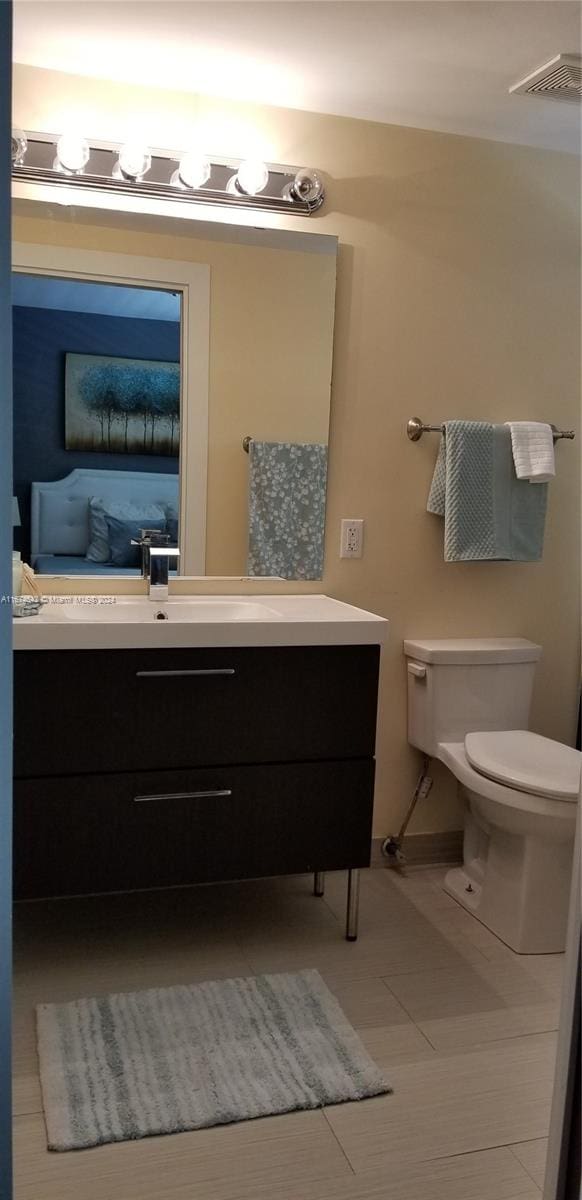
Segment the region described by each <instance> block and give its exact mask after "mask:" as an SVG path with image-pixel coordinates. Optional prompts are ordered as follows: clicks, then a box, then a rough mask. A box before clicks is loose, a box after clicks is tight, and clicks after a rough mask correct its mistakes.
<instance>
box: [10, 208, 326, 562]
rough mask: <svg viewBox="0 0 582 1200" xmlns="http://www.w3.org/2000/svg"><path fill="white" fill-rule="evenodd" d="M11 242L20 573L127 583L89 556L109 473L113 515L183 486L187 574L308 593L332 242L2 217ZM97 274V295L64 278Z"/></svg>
mask: <svg viewBox="0 0 582 1200" xmlns="http://www.w3.org/2000/svg"><path fill="white" fill-rule="evenodd" d="M39 212H40V213H41V214H42V219H39V217H38V213H39ZM14 235H15V238H16V242H17V258H16V262H17V264H18V268H21V269H22V268H25V270H26V271H30V272H32V273H31V274H28V275H27V274H25V273H24V274H17V275H16V276H15V297H14V303H15V309H14V312H15V331H14V338H15V355H14V369H15V385H14V401H15V472H14V473H15V479H16V481H17V495H18V499H19V502H20V503H21V505H22V512H23V521H22V548H23V551H24V554H27V553H30V554H31V555H32V557H33V559H34V563H33V565H34V567H35V569H36V570H37V571H42V570H46V571H50V572H55V571H64V572H65V573H67V574H71V573H72V572H75V571H81V572H83V573H85V572H87V573H89V574H95V573H105V574H113V575H115V574H116V573H117V572H119V571H123V572H128V571H135V570H136V569H137V568H136V566H135V563H132V565H130V566H128V565H125V564H124V565H120V564H121V559H122V558H123V553H122V552H121V556H120V553H119V552H118V551H117V549H116V548H115V547H114V548H113V550H111V548H110V546H109V544H108V545H107V550H108V551H110V550H111V552H110V553H108V557H107V559H105V558H104V557H103V556H104V554H105V549H106V547H105V546H104V544H103V542H101V543H100V544H99V543H98V539H97V550H95V542H94V541H93V534H92V532H91V530H92V527H93V519H94V518H93V501H92V498H94V497H95V496H100V495H101V494H102V493H103V495H104V496H105V499H107V500H109V501H111V502H112V501H113V500H114V496H113V490H112V489H115V490H116V492H117V491H118V489H119V488H121V484H120V482H119V479H120V477H121V473H123V474H124V475H126V476H127V480H126V484H127V486H125V485H124V487H123V488H121V490H122V492H123V496H122V497H121V498H122V499H123V500H128V499H130V498H131V500H132V502H133V501H134V500H135V499H136V498H137V499H138V500H139V501H140V502H141V503H145V502H146V500H147V502H148V503H149V501H150V500H151V501H152V502H153V503H154V504H160V503H162V506H163V507H164V511H166V512H167V511H168V505H170V504H171V502H172V499H173V497H175V495H176V490H175V489H177V486H178V479H177V477H176V472H178V466H179V481H180V499H181V508H180V515H181V526H180V551H181V563H182V571H183V573H185V574H189V575H192V574H194V575H197V574H206V575H209V576H239V577H241V576H242V577H244V576H249V575H253V576H262V577H264V578H266V577H271V578H273V577H275V578H283V579H289V580H312V579H321V577H322V574H323V557H324V528H325V500H326V479H327V444H328V431H329V410H330V389H331V370H332V348H333V323H334V307H335V278H336V253H337V241H336V239H335V238H333V237H329V236H325V235H321V234H315V233H314V234H309V233H307V234H306V233H294V232H290V231H284V230H263V229H254V228H249V229H245V228H242V227H240V228H239V227H236V226H231V225H227V224H221V225H213V224H212V223H208V222H191V221H185V220H179V219H176V218H174V217H166V216H164V217H162V216H159V217H154V216H153V215H151V216H148V217H146V216H145V215H144V214H131V215H129V214H126V213H125V214H124V213H121V212H104V211H100V210H95V209H86V210H79V209H75V210H73V211H71V212H68V211H66V210H65V211H64V212H63V210H62V209H60V208H59V206H51V207H50V209H49V208H48V206H46V205H43V204H36V203H35V204H28V207H27V205H24V206H23V208H22V209H21V210H20V211H19V210H18V208H17V210H16V212H15V214H14ZM65 247H66V249H65ZM120 248H122V249H123V253H122V254H120V253H119V250H120ZM97 249H98V251H99V255H100V256H101V257H98V255H97V254H96V253H95V251H96V250H97ZM18 254H20V257H18ZM132 256H135V258H133V257H132ZM105 259H106V260H107V262H108V264H109V268H108V274H106V273H105V270H104V271H103V277H104V282H103V283H98V282H94V283H90V282H80V281H79V280H78V279H76V278H75V276H76V275H78V274H83V273H85V274H88V275H89V276H92V277H93V279H95V277H96V276H98V274H99V270H100V264H101V262H102V261H104V260H105ZM154 262H155V269H154V267H153V266H152V265H151V264H153V263H154ZM133 263H135V267H134V266H133V265H128V264H133ZM56 264H58V267H57V266H56ZM61 264H64V265H63V266H61ZM39 268H40V269H42V270H48V271H49V272H50V274H51V276H52V278H47V277H46V276H43V275H42V274H39ZM61 269H62V270H63V271H64V270H66V273H67V278H64V277H61V278H54V277H55V276H57V275H58V272H59V271H60V270H61ZM148 271H151V272H152V274H148ZM196 273H198V274H197V275H196ZM202 274H203V275H204V278H203V279H202ZM195 275H196V278H199V279H200V284H197V283H196V282H195V278H194V276H195ZM112 278H113V279H116V280H117V281H119V283H123V282H129V283H131V282H133V281H138V280H139V283H140V286H136V287H134V286H131V287H129V286H128V287H125V286H112V285H111V284H109V283H108V282H107V280H108V279H112ZM161 280H163V281H164V284H159V282H158V281H161ZM142 283H143V284H144V286H141V284H142ZM164 285H166V286H167V288H171V291H168V290H165V291H164V290H161V289H162V288H163V287H164ZM204 288H205V289H206V290H205V291H204ZM180 289H181V290H180ZM173 292H175V294H172V293H173ZM194 295H196V296H197V297H198V299H197V301H196V312H197V313H198V314H199V316H198V317H197V318H196V320H194V319H193V317H192V313H193V311H194V301H193V297H194ZM208 297H210V298H208ZM180 303H181V309H180ZM204 306H205V307H204ZM204 314H206V316H204ZM197 322H198V323H197ZM203 325H204V328H206V326H207V325H208V328H209V338H208V334H205V335H202V336H201V337H198V335H197V332H196V331H197V329H199V328H200V329H202V326H203ZM130 330H131V338H130V337H129V332H130ZM204 336H205V337H206V342H205V343H204V346H205V353H207V352H208V347H209V360H208V368H207V376H206V374H205V375H204V383H203V381H202V372H200V374H199V376H198V378H197V379H193V376H192V371H193V363H195V362H196V361H199V362H202V357H203V354H202V352H203V337H204ZM180 348H182V362H181V363H180V366H178V365H177V364H178V362H179V357H180ZM205 361H206V360H205ZM204 371H206V366H205V367H204ZM178 372H180V375H181V418H182V420H181V422H179V420H178V415H177V413H176V392H175V381H176V379H177V376H178ZM146 377H147V379H146ZM112 380H113V381H114V385H113V391H114V400H113V401H112V402H111V403H110V400H111V389H110V386H109V384H110V382H111V381H112ZM146 384H147V396H148V397H149V399H148V400H147V401H146V399H144V396H143V395H142V391H143V388H144V387H146ZM203 393H204V394H203ZM179 426H181V428H180V427H179ZM178 449H179V458H178ZM245 450H246V453H245ZM95 471H100V472H103V474H102V475H101V476H100V479H101V485H100V486H98V484H97V483H96V481H95V478H94V474H93V475H91V476H90V477H88V476H87V472H93V473H94V472H95ZM71 472H75V475H74V480H73V481H71ZM105 472H108V475H107V479H106V477H105V474H104V473H105ZM83 473H85V474H83ZM114 473H115V475H114ZM137 474H139V476H140V480H139V487H140V491H139V493H136V492H135V490H134V488H135V479H134V478H133V476H134V475H137ZM152 477H155V478H154V481H153V483H152V482H151V480H152ZM162 478H164V488H166V487H167V491H165V490H164V489H162ZM40 484H45V485H48V484H50V485H51V489H52V490H49V489H48V488H47V487H46V486H45V488H44V489H43V490H42V491H41V490H40V489H39V485H40ZM152 489H153V490H152ZM172 489H174V490H172ZM78 492H81V493H82V496H81V500H80V501H79V505H78V511H77V509H75V508H74V505H73V501H72V499H71V497H72V496H73V495H74V494H75V493H78ZM37 493H38V495H39V496H42V506H41V507H40V509H39V512H40V513H41V515H40V516H39V518H38V520H37V518H36V513H37V499H36V497H37ZM170 493H171V494H170ZM67 497H68V498H67ZM115 499H116V500H118V497H117V495H116V497H115ZM82 501H83V502H84V505H85V508H84V510H83V511H82V512H81V509H82ZM148 511H149V509H148ZM45 514H46V515H45ZM49 514H50V515H49ZM73 516H74V517H75V521H76V522H77V523H79V522H80V523H82V521H83V520H84V521H85V527H84V528H85V533H84V535H83V537H81V534H80V532H79V529H77V536H76V537H75V536H73V530H72V526H71V520H72V519H73ZM57 519H58V521H60V522H61V524H60V528H61V530H63V531H65V532H66V535H65V536H59V537H58V538H56V540H55V538H54V537H53V534H54V533H55V531H56V527H57ZM110 519H111V514H110ZM35 520H37V526H38V521H41V522H42V528H38V527H37V528H34V525H35ZM63 520H64V522H65V523H64V524H63ZM160 520H161V518H160ZM144 522H145V523H146V524H149V523H150V518H148V519H147V521H146V519H145V516H144V520H143V521H142V525H143V524H144ZM167 528H168V530H169V529H170V522H169V518H168V520H167ZM108 531H109V526H108ZM172 532H173V533H174V534H175V533H176V530H175V527H174V528H173V530H172ZM83 539H85V541H86V544H85V541H84V540H83ZM195 545H196V547H197V550H196V552H195V553H194V549H193V548H194V546H195ZM97 554H99V556H100V557H99V559H97ZM49 555H52V559H51V561H50V562H49V557H48V556H49ZM113 568H115V569H114V570H113Z"/></svg>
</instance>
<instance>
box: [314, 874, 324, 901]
mask: <svg viewBox="0 0 582 1200" xmlns="http://www.w3.org/2000/svg"><path fill="white" fill-rule="evenodd" d="M324 892H325V871H316V872H315V874H314V876H313V895H314V896H323V893H324Z"/></svg>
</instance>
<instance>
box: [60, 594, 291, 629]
mask: <svg viewBox="0 0 582 1200" xmlns="http://www.w3.org/2000/svg"><path fill="white" fill-rule="evenodd" d="M59 610H60V611H58V612H57V614H56V615H55V614H53V613H48V614H47V617H48V619H49V620H51V619H52V620H55V619H56V620H63V619H64V620H66V621H82V622H90V623H91V624H92V625H93V624H95V623H98V624H101V623H103V622H105V623H109V622H111V621H113V622H115V623H117V622H118V621H121V622H134V621H138V622H140V623H142V622H144V623H146V624H147V623H149V622H151V621H156V622H160V623H161V622H162V621H188V622H191V621H204V622H205V623H208V624H214V623H215V622H222V621H265V620H277V619H280V617H279V613H277V612H276V611H275V609H274V608H269V607H268V605H266V604H261V603H260V601H259V602H257V601H256V600H243V599H241V600H231V599H227V600H226V599H225V600H221V599H218V598H217V599H214V598H212V599H206V598H204V597H202V598H200V599H197V598H192V599H191V600H177V599H170V600H167V601H166V602H165V604H159V603H155V602H153V601H152V600H144V599H142V598H140V599H139V600H133V599H131V600H130V599H127V600H125V599H118V600H116V601H115V603H113V604H112V603H106V604H94V603H93V604H83V603H79V602H77V603H73V604H65V605H62V606H59ZM44 611H45V612H46V609H45V610H44Z"/></svg>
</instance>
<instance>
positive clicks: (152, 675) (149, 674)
mask: <svg viewBox="0 0 582 1200" xmlns="http://www.w3.org/2000/svg"><path fill="white" fill-rule="evenodd" d="M234 674H235V670H234V667H212V668H211V669H210V670H207V671H136V676H137V678H138V679H160V678H164V677H168V676H170V675H234Z"/></svg>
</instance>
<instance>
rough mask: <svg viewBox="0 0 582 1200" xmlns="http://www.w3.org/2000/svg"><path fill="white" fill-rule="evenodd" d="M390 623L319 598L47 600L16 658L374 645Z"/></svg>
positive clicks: (21, 623) (21, 632)
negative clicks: (30, 653) (47, 653)
mask: <svg viewBox="0 0 582 1200" xmlns="http://www.w3.org/2000/svg"><path fill="white" fill-rule="evenodd" d="M387 629H388V622H387V621H385V620H384V619H383V618H382V617H377V616H375V615H374V614H373V613H368V612H364V611H363V610H362V609H360V608H352V607H351V605H349V604H342V603H341V602H340V601H339V600H332V599H331V598H330V597H329V596H321V595H307V594H297V595H283V594H281V595H276V596H273V595H263V594H261V595H256V594H255V595H232V594H230V595H224V594H222V595H215V596H209V595H206V596H202V595H183V596H170V598H169V599H168V600H166V602H165V603H163V604H162V603H159V602H154V601H153V600H149V599H148V598H147V597H146V596H136V595H126V596H64V595H63V596H47V597H46V603H45V604H43V606H42V608H41V610H40V612H39V613H38V615H37V616H29V617H26V618H22V617H19V618H17V619H15V620H14V622H13V645H14V649H15V650H105V649H110V650H115V649H127V650H130V649H134V650H135V649H147V648H151V649H154V648H156V647H158V648H161V647H164V646H168V647H169V646H173V647H181V646H183V647H188V646H190V647H193V646H200V647H202V646H213V647H217V646H321V645H339V644H347V645H354V644H356V643H364V642H370V643H377V642H382V641H384V639H385V635H386V632H387Z"/></svg>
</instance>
